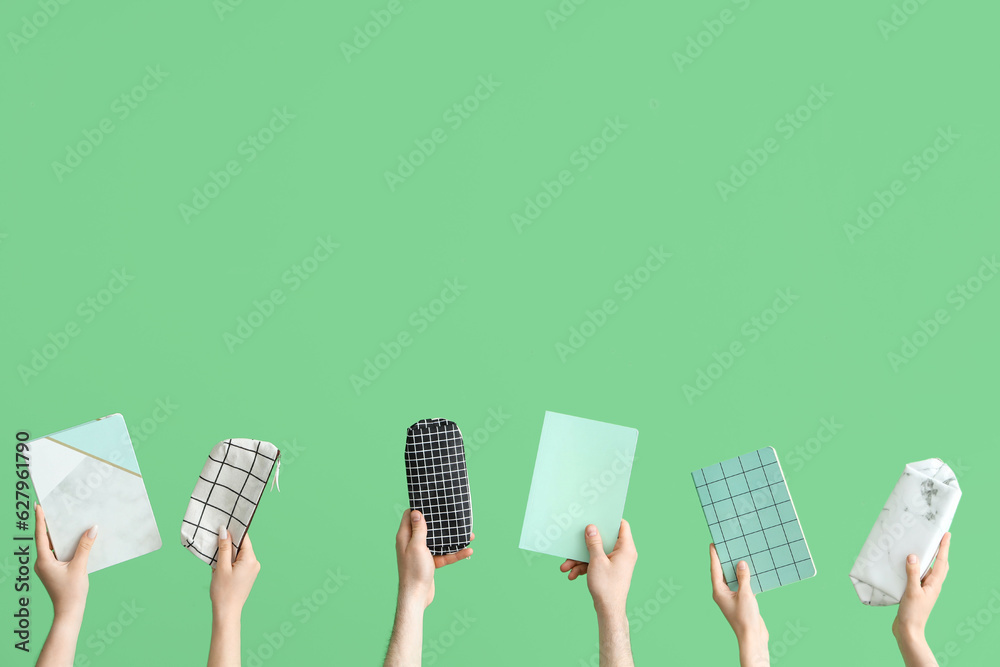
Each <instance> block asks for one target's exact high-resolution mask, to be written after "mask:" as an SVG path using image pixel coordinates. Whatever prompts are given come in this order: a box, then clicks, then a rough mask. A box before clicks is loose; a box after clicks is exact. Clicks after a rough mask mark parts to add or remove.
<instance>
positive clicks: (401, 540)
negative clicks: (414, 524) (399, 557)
mask: <svg viewBox="0 0 1000 667" xmlns="http://www.w3.org/2000/svg"><path fill="white" fill-rule="evenodd" d="M412 511H413V510H406V511H405V512H403V518H402V519H400V521H399V530H397V531H396V551H403V550H405V549H406V545H407V544H409V543H410V535H411V531H412V530H413V529H412V528H410V513H411V512H412Z"/></svg>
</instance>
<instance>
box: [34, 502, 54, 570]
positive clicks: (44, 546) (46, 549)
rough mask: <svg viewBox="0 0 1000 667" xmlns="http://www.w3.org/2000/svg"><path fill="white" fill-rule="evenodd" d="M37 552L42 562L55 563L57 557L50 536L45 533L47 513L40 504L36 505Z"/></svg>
mask: <svg viewBox="0 0 1000 667" xmlns="http://www.w3.org/2000/svg"><path fill="white" fill-rule="evenodd" d="M35 550H36V551H38V560H39V561H40V562H55V560H56V555H55V554H54V553H52V547H51V545H50V544H49V536H48V534H47V533H46V532H45V512H44V511H42V506H41V505H39V504H38V503H35Z"/></svg>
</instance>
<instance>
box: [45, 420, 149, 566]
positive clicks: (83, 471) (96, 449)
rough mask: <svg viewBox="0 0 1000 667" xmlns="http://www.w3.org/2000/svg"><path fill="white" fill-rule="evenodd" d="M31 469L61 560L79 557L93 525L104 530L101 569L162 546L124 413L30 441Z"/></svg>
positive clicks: (97, 558)
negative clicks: (78, 548) (80, 545)
mask: <svg viewBox="0 0 1000 667" xmlns="http://www.w3.org/2000/svg"><path fill="white" fill-rule="evenodd" d="M28 449H29V453H30V456H31V461H30V464H29V470H30V471H31V481H32V483H33V484H34V486H35V493H36V495H37V496H38V502H39V503H40V504H41V506H42V507H43V508H44V509H45V520H46V523H47V524H48V529H49V539H50V540H51V541H52V546H53V549H54V550H55V554H56V558H58V559H59V560H62V561H67V560H70V559H72V558H73V554H74V553H75V552H76V546H77V544H78V543H79V542H80V536H81V535H83V533H85V532H86V531H87V530H89V529H90V527H91V526H93V525H94V524H97V525H98V526H100V529H99V532H98V535H97V541H96V542H95V543H94V546H93V549H92V550H91V552H90V558H89V560H88V561H87V572H96V571H97V570H101V569H104V568H106V567H109V566H111V565H115V564H117V563H121V562H122V561H126V560H129V559H132V558H136V557H138V556H142V555H143V554H147V553H149V552H151V551H156V550H157V549H159V548H160V546H161V545H162V542H161V540H160V532H159V531H158V530H157V528H156V519H155V518H154V517H153V509H152V508H151V507H150V505H149V497H148V496H147V495H146V485H145V484H144V483H143V481H142V473H141V472H140V470H139V462H138V461H137V460H136V458H135V450H134V449H133V448H132V440H131V438H130V437H129V434H128V428H127V427H126V426H125V418H124V417H122V416H121V415H120V414H113V415H109V416H107V417H102V418H101V419H97V420H95V421H92V422H88V423H86V424H82V425H80V426H74V427H73V428H68V429H66V430H64V431H59V432H57V433H53V434H51V435H47V436H45V437H44V438H38V439H36V440H32V441H31V442H29V443H28Z"/></svg>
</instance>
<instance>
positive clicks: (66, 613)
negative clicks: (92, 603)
mask: <svg viewBox="0 0 1000 667" xmlns="http://www.w3.org/2000/svg"><path fill="white" fill-rule="evenodd" d="M85 608H86V601H83V602H71V603H61V604H53V605H52V620H53V623H55V622H57V621H62V622H67V623H80V622H82V621H83V612H84V609H85Z"/></svg>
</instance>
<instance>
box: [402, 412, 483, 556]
mask: <svg viewBox="0 0 1000 667" xmlns="http://www.w3.org/2000/svg"><path fill="white" fill-rule="evenodd" d="M405 459H406V486H407V488H408V490H409V493H410V507H411V508H412V509H415V510H419V511H420V512H421V513H422V514H423V515H424V517H425V518H426V521H427V547H428V548H429V549H430V551H431V553H432V554H434V555H435V556H441V555H444V554H450V553H455V552H456V551H460V550H462V549H464V548H465V547H467V546H469V542H470V541H472V498H471V496H470V495H469V473H468V469H467V468H466V465H465V446H464V445H463V442H462V432H461V431H460V430H459V428H458V425H457V424H455V422H453V421H449V420H447V419H421V420H420V421H418V422H417V423H416V424H414V425H413V426H410V428H408V429H407V430H406V449H405Z"/></svg>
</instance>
